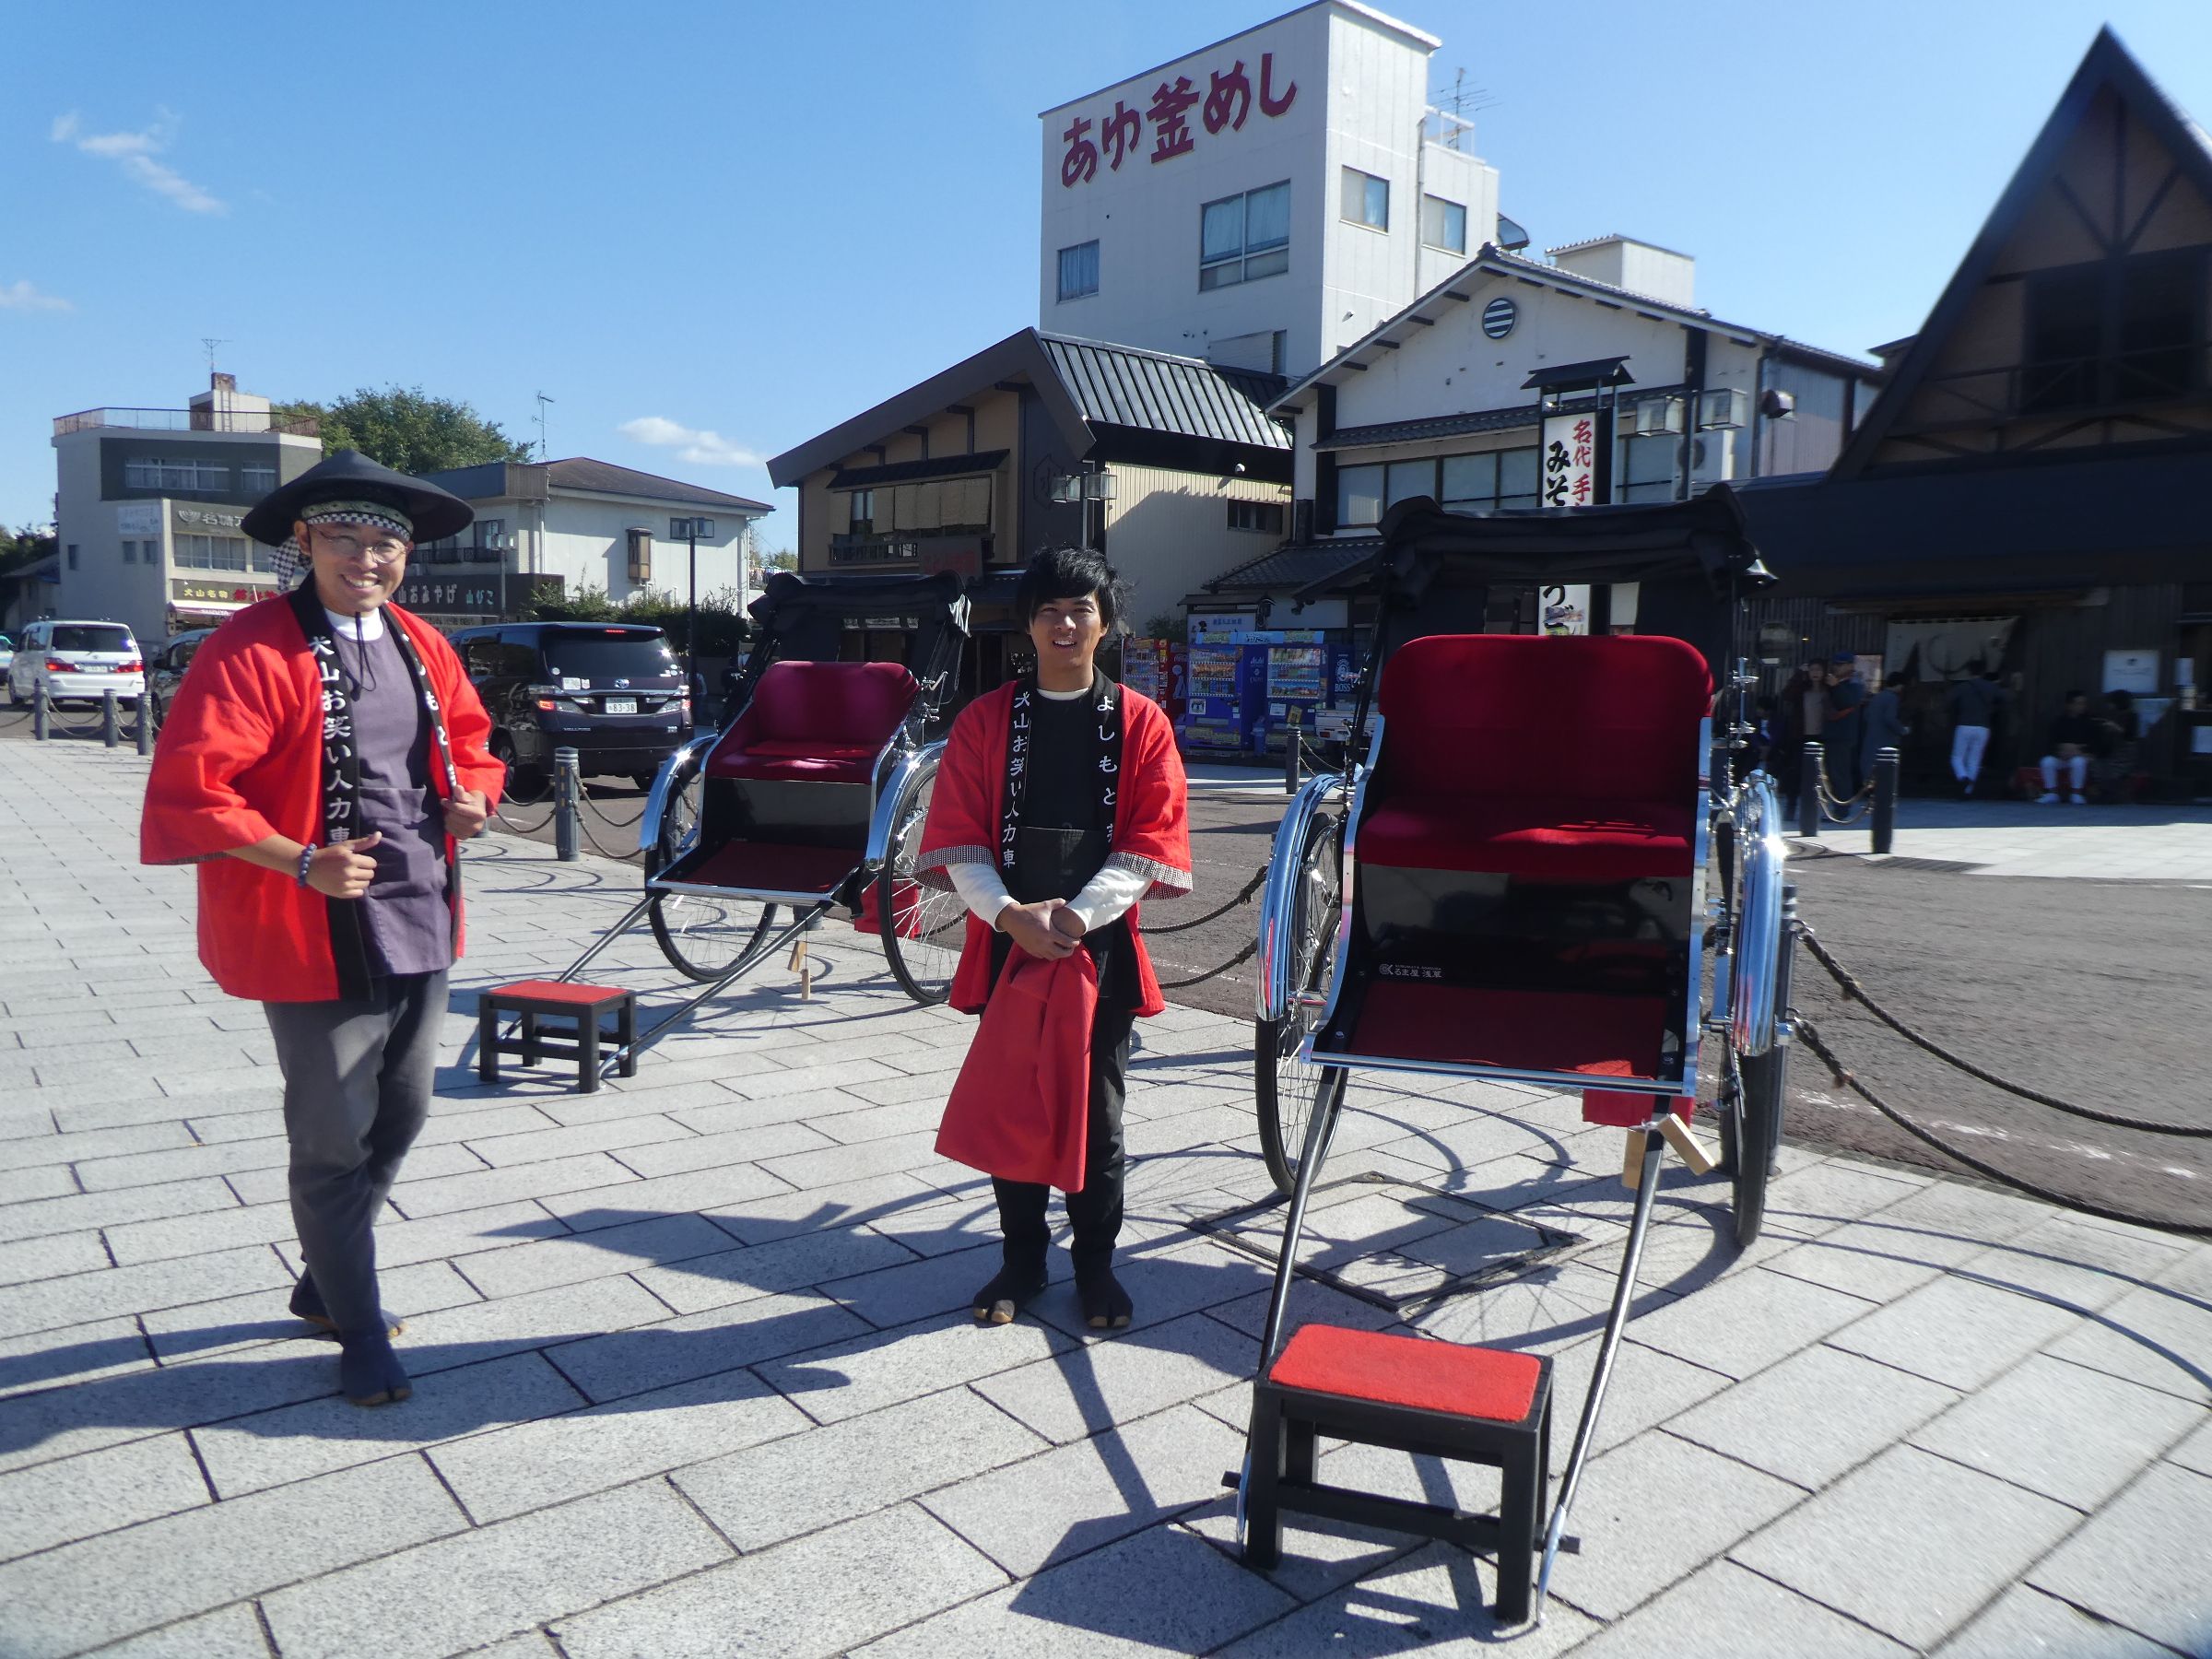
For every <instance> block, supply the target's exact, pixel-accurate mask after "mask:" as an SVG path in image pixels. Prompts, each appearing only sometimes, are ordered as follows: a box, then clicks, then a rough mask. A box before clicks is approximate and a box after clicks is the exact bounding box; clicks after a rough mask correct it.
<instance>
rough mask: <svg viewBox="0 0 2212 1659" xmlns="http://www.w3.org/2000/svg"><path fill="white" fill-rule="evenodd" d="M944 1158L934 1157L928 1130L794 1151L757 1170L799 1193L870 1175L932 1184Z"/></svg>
mask: <svg viewBox="0 0 2212 1659" xmlns="http://www.w3.org/2000/svg"><path fill="white" fill-rule="evenodd" d="M943 1163H944V1159H941V1158H939V1157H938V1156H937V1137H936V1133H935V1131H934V1130H932V1131H931V1132H929V1133H928V1134H925V1135H890V1136H888V1137H887V1138H885V1139H883V1140H871V1141H863V1142H861V1143H860V1144H859V1145H858V1146H853V1147H843V1146H837V1147H824V1148H822V1149H821V1150H819V1151H815V1152H794V1153H792V1154H790V1155H789V1156H787V1157H783V1158H771V1159H767V1160H766V1161H765V1162H763V1163H762V1165H761V1168H763V1169H765V1170H767V1171H769V1172H770V1173H771V1174H773V1175H775V1176H777V1177H779V1178H780V1179H782V1180H783V1181H785V1182H789V1183H790V1184H791V1185H792V1186H794V1187H796V1188H797V1189H799V1190H800V1191H801V1192H805V1191H806V1190H807V1189H808V1188H810V1187H818V1186H832V1185H836V1184H839V1183H841V1182H849V1181H865V1179H867V1178H868V1177H869V1176H871V1175H898V1174H904V1173H907V1172H909V1171H913V1172H915V1173H918V1174H919V1175H920V1176H921V1178H922V1179H923V1180H924V1181H930V1182H933V1184H934V1178H935V1173H936V1172H938V1171H936V1169H935V1166H940V1165H942V1164H943Z"/></svg>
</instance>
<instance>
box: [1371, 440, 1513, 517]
mask: <svg viewBox="0 0 2212 1659" xmlns="http://www.w3.org/2000/svg"><path fill="white" fill-rule="evenodd" d="M1539 470H1540V469H1539V467H1538V465H1537V458H1536V452H1535V449H1534V448H1533V447H1532V448H1528V449H1509V450H1486V451H1483V452H1481V453H1477V454H1469V455H1435V456H1425V457H1423V458H1422V459H1420V460H1418V461H1391V462H1386V463H1385V462H1375V463H1369V464H1367V465H1359V466H1341V467H1338V468H1337V469H1336V525H1337V528H1339V529H1342V530H1351V529H1357V528H1359V527H1361V526H1364V525H1371V524H1378V523H1380V522H1381V520H1382V514H1383V512H1385V511H1386V510H1388V509H1389V508H1392V507H1395V506H1396V505H1397V504H1398V503H1399V502H1400V501H1407V500H1412V499H1413V498H1414V497H1416V496H1427V497H1429V498H1430V500H1434V501H1436V502H1438V503H1439V504H1441V506H1442V507H1443V509H1444V511H1445V512H1477V511H1480V510H1486V509H1488V508H1492V507H1534V506H1535V505H1536V485H1537V476H1538V473H1539Z"/></svg>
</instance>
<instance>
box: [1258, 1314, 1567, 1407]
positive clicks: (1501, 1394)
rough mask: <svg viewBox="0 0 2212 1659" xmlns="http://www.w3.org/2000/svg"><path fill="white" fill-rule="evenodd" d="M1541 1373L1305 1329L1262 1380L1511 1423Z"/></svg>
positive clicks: (1455, 1349) (1452, 1348) (1374, 1336)
mask: <svg viewBox="0 0 2212 1659" xmlns="http://www.w3.org/2000/svg"><path fill="white" fill-rule="evenodd" d="M1543 1369H1544V1364H1543V1361H1542V1360H1540V1359H1537V1358H1536V1357H1535V1355H1534V1354H1510V1353H1507V1352H1505V1351H1504V1350H1502V1349H1500V1348H1486V1347H1465V1345H1463V1344H1460V1343H1456V1342H1440V1341H1436V1340H1434V1339H1433V1338H1430V1337H1426V1336H1392V1335H1386V1334H1384V1333H1382V1332H1381V1331H1351V1330H1347V1329H1345V1328H1344V1327H1343V1326H1341V1325H1325V1324H1310V1325H1302V1326H1300V1329H1299V1332H1298V1335H1295V1336H1293V1337H1291V1338H1290V1341H1289V1343H1288V1346H1286V1347H1284V1349H1283V1352H1282V1357H1281V1358H1280V1359H1277V1360H1276V1362H1275V1367H1274V1369H1273V1370H1272V1371H1269V1372H1268V1373H1267V1380H1268V1381H1269V1382H1273V1383H1275V1384H1276V1385H1277V1387H1280V1388H1301V1389H1306V1390H1310V1391H1311V1392H1312V1393H1314V1394H1342V1395H1345V1396H1346V1397H1347V1398H1349V1399H1354V1400H1372V1401H1374V1402H1376V1403H1377V1404H1378V1405H1383V1406H1414V1407H1416V1408H1417V1409H1418V1410H1421V1411H1436V1412H1443V1413H1447V1414H1449V1415H1450V1416H1453V1417H1465V1418H1488V1420H1490V1421H1492V1422H1499V1423H1518V1422H1520V1421H1521V1420H1522V1419H1523V1418H1526V1417H1527V1416H1528V1409H1529V1406H1531V1405H1532V1404H1533V1403H1534V1402H1535V1397H1536V1380H1537V1378H1538V1377H1539V1376H1541V1375H1542V1374H1543Z"/></svg>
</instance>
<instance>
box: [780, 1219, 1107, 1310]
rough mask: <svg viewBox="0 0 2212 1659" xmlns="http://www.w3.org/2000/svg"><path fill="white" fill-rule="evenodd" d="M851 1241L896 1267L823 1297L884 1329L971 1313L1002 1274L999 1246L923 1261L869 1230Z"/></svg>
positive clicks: (830, 1288)
mask: <svg viewBox="0 0 2212 1659" xmlns="http://www.w3.org/2000/svg"><path fill="white" fill-rule="evenodd" d="M849 1236H857V1237H860V1238H864V1239H869V1240H873V1241H875V1243H876V1245H877V1248H879V1249H881V1250H883V1251H885V1252H887V1253H888V1252H895V1253H896V1254H895V1256H893V1257H891V1258H890V1259H891V1260H893V1261H894V1262H895V1264H896V1265H889V1266H885V1267H881V1268H878V1269H877V1270H876V1271H875V1272H872V1273H860V1274H856V1275H855V1276H854V1277H851V1278H847V1279H844V1280H841V1282H840V1283H838V1284H835V1285H825V1286H824V1287H823V1293H824V1294H825V1295H828V1296H833V1297H835V1298H836V1299H837V1300H839V1301H841V1302H842V1303H843V1304H844V1305H845V1306H846V1307H848V1308H851V1309H852V1310H853V1312H855V1313H857V1314H859V1315H860V1316H861V1317H862V1318H863V1319H865V1320H866V1321H867V1322H868V1323H869V1324H872V1325H875V1326H877V1328H878V1329H883V1330H888V1329H889V1328H890V1327H891V1326H893V1325H902V1324H911V1323H912V1322H913V1321H915V1320H917V1319H927V1318H929V1317H931V1316H932V1315H935V1314H952V1313H956V1312H964V1311H966V1310H968V1309H969V1308H970V1306H971V1300H970V1299H971V1298H972V1297H973V1295H974V1294H975V1291H976V1289H977V1288H979V1287H980V1286H982V1285H983V1284H984V1283H986V1282H988V1281H989V1279H990V1278H991V1277H992V1276H993V1275H994V1274H995V1273H996V1272H997V1271H998V1269H999V1266H1000V1264H1001V1261H1002V1257H1001V1255H1000V1253H999V1249H998V1246H997V1244H996V1243H995V1242H994V1243H990V1244H980V1245H978V1246H977V1247H976V1248H975V1249H973V1250H968V1251H961V1252H959V1253H955V1254H951V1255H938V1256H924V1257H921V1258H919V1259H917V1258H916V1257H915V1256H914V1255H912V1253H910V1252H908V1251H907V1250H906V1249H905V1248H904V1247H903V1246H901V1245H899V1244H896V1243H893V1242H892V1241H890V1240H888V1239H885V1238H882V1237H880V1236H879V1235H877V1233H875V1232H873V1231H870V1230H865V1229H863V1230H859V1231H858V1232H857V1233H856V1234H853V1235H849ZM764 1248H765V1247H764ZM1052 1265H1053V1266H1057V1267H1059V1269H1060V1277H1065V1274H1066V1267H1065V1263H1053V1264H1052ZM1049 1270H1050V1269H1049V1268H1048V1271H1049ZM1042 1305H1043V1304H1042V1301H1041V1300H1040V1301H1038V1302H1035V1303H1032V1304H1031V1308H1032V1311H1033V1312H1039V1313H1041V1309H1042Z"/></svg>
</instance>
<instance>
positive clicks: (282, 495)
mask: <svg viewBox="0 0 2212 1659" xmlns="http://www.w3.org/2000/svg"><path fill="white" fill-rule="evenodd" d="M318 501H376V502H381V503H382V505H384V506H386V507H390V508H393V509H394V510H395V511H397V512H401V513H403V514H405V515H406V519H407V522H408V523H410V524H413V525H414V526H415V534H414V536H413V538H412V539H413V540H415V541H418V542H433V541H442V540H444V539H445V537H447V536H449V535H460V533H461V532H462V531H464V530H465V529H467V528H468V526H469V525H470V524H473V523H474V522H475V521H476V516H477V510H476V509H475V508H474V507H471V506H470V505H469V504H468V503H467V502H466V501H465V500H462V499H461V498H460V497H459V496H457V495H454V494H453V493H452V492H451V491H450V490H443V489H441V488H438V486H437V485H435V484H429V483H425V482H424V481H423V480H422V479H420V478H411V477H408V476H407V475H406V473H403V472H394V471H393V470H392V469H391V468H390V467H388V466H380V465H377V464H376V463H375V462H373V461H371V460H370V459H369V457H368V456H366V455H364V454H362V453H361V452H360V451H359V450H340V451H339V452H338V453H336V454H335V455H331V456H328V457H326V458H325V459H324V460H322V461H319V462H317V463H316V464H315V465H313V466H311V467H309V468H308V469H307V470H306V471H305V472H303V473H301V474H300V476H299V477H296V478H294V479H293V480H292V481H291V482H290V483H289V484H282V485H279V486H277V488H275V489H272V490H271V491H269V493H268V494H267V495H265V496H263V497H262V498H261V500H259V501H257V502H256V503H255V504H254V507H253V511H252V512H249V513H247V514H246V517H245V522H244V524H242V525H241V528H242V529H243V530H244V531H245V533H246V534H247V535H250V536H252V537H253V539H254V540H255V541H257V542H266V543H267V544H268V545H269V546H270V547H282V546H283V545H284V544H285V542H286V541H288V539H290V537H291V534H292V524H293V523H294V522H295V521H296V520H297V519H298V518H299V517H300V513H302V512H305V511H306V510H307V509H308V508H310V507H312V506H314V505H315V504H316V503H317V502H318Z"/></svg>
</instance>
